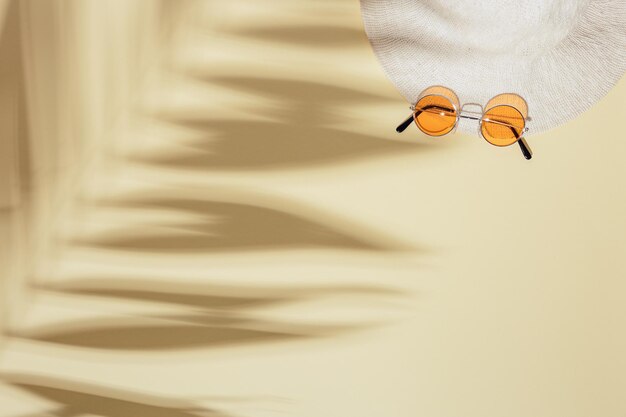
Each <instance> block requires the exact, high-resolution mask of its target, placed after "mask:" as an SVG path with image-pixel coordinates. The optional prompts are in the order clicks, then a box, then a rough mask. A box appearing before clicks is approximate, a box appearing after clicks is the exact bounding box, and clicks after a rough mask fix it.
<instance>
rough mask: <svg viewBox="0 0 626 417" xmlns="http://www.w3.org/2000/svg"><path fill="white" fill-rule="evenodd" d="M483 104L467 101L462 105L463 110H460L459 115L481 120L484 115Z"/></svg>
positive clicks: (462, 117) (463, 117)
mask: <svg viewBox="0 0 626 417" xmlns="http://www.w3.org/2000/svg"><path fill="white" fill-rule="evenodd" d="M466 107H470V109H469V110H468V109H466ZM483 113H484V110H483V106H482V105H481V104H478V103H465V104H463V105H462V106H461V110H459V117H460V118H461V119H469V120H480V119H481V118H482V117H483Z"/></svg>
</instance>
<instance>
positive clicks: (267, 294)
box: [3, 0, 426, 417]
mask: <svg viewBox="0 0 626 417" xmlns="http://www.w3.org/2000/svg"><path fill="white" fill-rule="evenodd" d="M162 1H163V2H164V4H167V5H168V7H170V8H171V7H174V8H176V6H175V5H178V4H179V3H178V2H173V1H171V0H169V1H167V0H162ZM327 3H328V4H330V2H327ZM170 23H171V22H170ZM168 30H170V29H168ZM239 35H240V36H242V37H244V38H245V37H253V38H255V39H261V40H264V41H266V42H274V43H291V44H297V45H301V46H303V47H307V48H333V49H335V48H337V47H342V48H348V47H352V46H354V47H356V46H358V45H362V44H363V42H365V41H364V35H363V34H362V33H361V32H360V31H357V30H354V29H350V28H341V27H326V26H308V27H295V26H294V27H282V28H252V29H249V30H246V31H243V32H241V33H240V34H239ZM251 70H252V71H253V68H251ZM195 76H196V77H198V78H201V79H203V80H204V81H206V82H207V83H208V84H210V85H213V86H218V87H221V88H224V87H226V88H229V89H232V90H233V91H238V92H244V93H247V94H250V95H253V96H257V97H259V98H263V99H269V100H271V101H272V102H273V105H271V106H267V107H264V108H250V109H247V111H244V112H243V113H241V114H239V115H237V116H238V118H236V119H221V118H212V117H211V116H210V115H201V116H198V117H193V116H189V114H173V113H163V114H161V115H159V116H160V117H162V118H165V119H166V120H168V121H171V122H172V123H176V124H181V125H184V126H188V127H191V128H193V129H196V130H199V131H201V132H204V133H206V138H205V139H204V140H201V141H198V142H195V143H191V144H190V151H189V152H186V153H184V154H183V153H179V154H171V153H170V154H167V155H162V156H149V157H148V156H143V157H141V161H142V162H144V163H149V164H153V165H156V166H163V167H170V168H177V169H184V170H201V171H213V170H226V171H235V170H236V171H252V170H271V169H298V168H306V167H323V166H327V165H329V164H338V163H345V162H350V161H355V160H365V159H374V158H380V157H384V156H388V155H393V154H400V153H404V152H415V151H422V150H424V149H426V146H425V145H415V144H407V143H402V142H394V141H390V140H388V139H385V138H382V137H377V136H375V135H371V134H366V133H358V132H354V131H351V130H350V129H349V128H346V129H343V128H340V127H337V126H338V125H341V124H342V120H343V119H345V118H344V117H340V113H338V112H337V111H335V109H336V108H337V106H346V107H347V106H351V105H354V104H359V103H368V104H372V105H375V104H377V103H384V102H385V101H387V100H389V99H388V98H386V97H383V96H380V95H377V94H374V93H369V92H366V91H361V90H357V89H351V88H347V87H337V86H333V85H330V84H327V83H323V82H318V81H311V80H309V81H304V80H287V79H270V78H263V77H258V76H256V75H250V76H214V75H209V74H206V73H204V74H195ZM247 116H254V117H247ZM260 118H264V119H263V120H258V119H260ZM255 119H256V120H255ZM207 194H208V193H207ZM213 197H214V196H209V197H208V198H181V197H180V196H179V195H177V194H175V193H174V192H172V193H170V194H169V195H147V196H146V195H136V196H131V197H130V198H124V199H118V200H116V201H104V202H100V203H99V204H98V205H97V206H96V207H93V209H94V210H97V209H107V208H113V209H122V210H124V211H129V212H130V211H132V210H148V211H150V210H154V211H157V212H158V211H161V212H162V211H166V212H173V213H177V214H178V215H180V217H181V218H183V221H182V222H176V223H174V224H167V223H159V224H155V225H152V226H154V227H152V228H150V227H147V228H145V229H144V228H143V226H136V227H133V229H132V230H129V229H128V228H127V229H125V230H122V231H119V232H111V231H109V232H105V233H98V234H95V235H92V236H87V237H81V238H78V239H76V240H74V241H73V242H71V243H73V244H75V245H78V246H89V247H91V248H95V249H106V250H109V251H110V250H114V251H118V252H124V253H126V254H129V253H131V254H132V253H136V254H137V255H138V256H137V262H143V261H144V258H142V256H141V254H142V253H155V252H156V253H160V254H162V255H163V256H172V257H175V256H177V255H181V254H188V253H194V254H196V255H197V254H204V255H208V254H212V253H222V252H246V253H247V252H249V251H259V250H280V251H283V252H284V251H287V250H290V249H303V248H304V249H309V248H314V249H325V250H333V251H336V250H342V251H358V252H359V253H363V254H365V255H370V254H372V253H380V254H383V255H386V254H391V253H394V252H398V251H408V250H412V248H407V247H406V246H405V245H403V244H401V243H398V242H397V241H395V239H393V238H391V237H389V236H385V235H384V234H382V233H378V232H376V231H373V230H369V228H367V227H365V226H363V225H360V224H356V223H355V222H353V221H349V220H348V219H346V218H342V217H339V216H336V215H331V214H328V213H322V212H320V211H316V210H313V209H311V208H310V207H306V206H304V207H303V206H301V205H297V204H295V203H294V202H292V201H289V200H278V199H268V198H266V197H263V198H257V197H258V196H253V197H252V198H250V202H247V203H242V202H229V201H220V200H217V199H214V198H213ZM131 217H132V216H131ZM278 259H280V260H277V262H282V259H281V258H278ZM296 281H297V277H294V282H293V285H297V282H296ZM36 290H37V291H46V292H55V293H60V294H63V295H65V296H73V297H81V298H85V299H91V298H98V299H109V300H117V301H120V300H122V301H125V302H129V303H130V302H135V301H136V302H142V303H147V302H150V303H154V305H155V306H157V307H158V305H163V304H167V305H168V307H169V308H167V309H164V310H163V312H162V313H160V312H158V311H159V310H158V308H156V311H157V312H156V313H153V314H152V313H151V314H143V315H141V314H137V315H135V316H131V317H128V316H124V317H119V318H114V319H91V320H87V319H85V320H76V321H66V322H63V323H61V324H59V325H55V326H45V327H35V328H28V329H26V328H24V329H21V330H18V331H16V332H14V333H12V334H11V336H13V337H20V338H26V339H31V340H36V341H40V342H45V343H50V344H54V345H58V346H64V347H66V348H68V349H103V350H113V351H118V352H119V351H134V352H137V351H145V352H148V351H149V352H154V351H165V350H167V351H172V350H185V349H216V348H219V347H231V346H255V345H257V344H259V343H269V342H272V343H276V342H288V341H301V340H309V339H313V338H330V337H335V336H339V335H342V334H345V333H346V332H350V331H358V330H361V329H365V328H371V327H372V326H374V325H378V324H380V323H368V322H366V321H365V320H361V321H360V322H359V323H357V324H354V323H347V324H346V323H341V322H334V323H331V324H322V323H319V322H315V321H314V320H313V321H312V322H310V324H302V323H294V322H293V321H290V320H285V321H279V320H272V319H269V318H263V317H262V315H260V314H259V309H263V308H272V307H276V306H280V305H283V304H299V303H305V302H310V301H315V300H323V299H324V298H326V297H339V298H341V299H342V300H353V301H354V300H361V301H362V300H366V301H367V302H371V303H373V304H376V303H377V302H381V301H382V300H383V299H384V300H388V299H389V298H391V299H395V297H398V296H399V295H402V294H403V293H402V292H399V291H394V290H391V289H389V288H385V287H359V286H355V287H338V286H334V287H333V286H329V287H318V288H310V287H309V288H306V287H295V286H294V287H289V288H285V287H281V288H275V287H268V286H266V287H253V286H245V287H243V286H242V287H235V286H233V287H216V286H214V285H204V286H200V287H198V286H193V285H189V284H188V283H185V282H184V271H182V272H180V273H179V275H178V276H172V277H171V280H170V281H169V282H166V283H164V282H159V281H156V280H155V279H151V278H150V277H148V279H144V280H133V279H132V278H130V277H124V276H123V274H122V273H120V275H119V276H107V277H103V278H100V279H97V280H94V279H93V278H87V277H85V279H83V280H78V281H72V282H66V283H64V284H62V285H61V284H56V285H54V286H53V285H46V286H43V287H38V288H36ZM172 309H173V310H174V312H172V311H173V310H172ZM3 378H4V379H5V380H6V381H7V382H9V383H12V384H14V385H15V386H18V387H20V388H22V389H24V390H26V391H28V392H30V393H32V394H34V395H37V396H40V397H43V398H45V399H47V400H49V401H51V402H52V403H54V404H55V406H54V407H55V408H54V409H53V411H51V412H49V414H51V415H53V416H55V417H74V416H80V415H84V414H93V415H100V416H104V417H194V416H199V415H205V416H216V417H217V416H222V415H223V414H220V413H219V412H214V411H211V410H200V409H197V408H196V407H195V406H194V405H193V404H179V405H167V404H165V405H158V404H162V403H163V402H162V401H161V400H160V398H146V397H145V396H135V394H133V393H132V392H128V391H114V390H113V391H112V390H110V389H108V388H106V387H89V386H85V385H84V384H80V385H78V386H75V385H72V384H70V383H69V382H68V381H66V380H54V379H49V378H45V377H41V376H33V375H30V376H29V375H4V377H3Z"/></svg>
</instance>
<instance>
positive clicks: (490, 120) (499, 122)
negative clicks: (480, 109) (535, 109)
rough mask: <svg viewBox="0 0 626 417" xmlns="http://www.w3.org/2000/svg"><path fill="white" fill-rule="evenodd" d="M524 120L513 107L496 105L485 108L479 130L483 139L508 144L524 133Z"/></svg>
mask: <svg viewBox="0 0 626 417" xmlns="http://www.w3.org/2000/svg"><path fill="white" fill-rule="evenodd" d="M525 125H526V121H525V120H524V116H522V113H520V112H519V110H517V109H516V108H515V107H511V106H496V107H493V108H491V109H489V110H487V111H486V112H485V114H484V116H483V118H482V121H481V126H480V131H481V133H482V135H483V137H484V138H485V139H487V141H488V142H489V143H491V144H493V145H496V146H509V145H512V144H514V143H515V142H517V140H518V139H519V138H521V137H522V135H523V134H524V127H525Z"/></svg>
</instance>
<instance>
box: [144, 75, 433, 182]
mask: <svg viewBox="0 0 626 417" xmlns="http://www.w3.org/2000/svg"><path fill="white" fill-rule="evenodd" d="M199 77H201V76H199ZM206 81H207V82H208V83H210V84H212V85H217V86H222V87H227V88H231V89H234V90H242V91H244V92H247V93H249V94H251V95H253V96H256V97H264V98H268V99H271V100H272V101H273V102H274V103H277V104H274V105H267V106H265V107H261V108H255V109H253V110H248V111H245V112H239V114H250V115H251V116H252V115H256V116H264V117H266V118H269V119H270V120H258V117H257V118H256V120H255V118H252V117H249V118H245V117H244V118H237V119H220V118H217V119H216V118H212V117H210V115H207V116H189V115H188V114H171V113H170V114H167V113H163V114H161V117H162V118H164V119H166V120H169V121H171V122H173V123H176V124H179V125H182V126H186V127H189V128H192V129H194V130H197V131H200V132H203V133H206V137H204V138H201V139H194V140H193V141H191V142H189V143H187V149H185V150H183V151H178V152H175V153H172V152H168V153H167V154H158V153H157V154H151V155H140V156H138V157H134V158H136V159H138V160H139V161H141V162H144V163H149V164H156V165H162V166H167V167H171V168H180V169H192V170H197V169H199V170H215V169H217V170H239V171H242V170H244V171H245V170H258V169H295V168H304V167H312V166H319V165H326V164H334V163H339V162H345V161H352V160H363V159H369V158H379V157H383V156H385V155H390V154H401V153H405V152H412V151H416V150H418V149H419V150H423V149H426V148H427V146H426V145H423V144H415V143H406V142H398V141H393V140H389V139H387V138H382V137H378V136H374V135H371V134H367V133H362V132H357V131H354V130H350V128H349V127H348V128H341V127H337V126H335V125H336V124H337V123H340V124H344V125H345V119H346V118H345V117H344V116H340V115H339V114H340V113H338V111H337V106H351V105H353V104H357V103H368V102H369V103H377V102H385V101H388V100H389V98H387V97H384V96H379V95H376V94H371V93H367V92H362V91H359V90H356V89H352V88H348V87H337V86H333V85H329V84H324V83H319V82H311V81H301V80H284V79H271V78H262V77H235V76H232V77H226V76H223V77H211V78H206Z"/></svg>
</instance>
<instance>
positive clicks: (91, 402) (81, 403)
mask: <svg viewBox="0 0 626 417" xmlns="http://www.w3.org/2000/svg"><path fill="white" fill-rule="evenodd" d="M1 378H2V379H3V380H5V381H7V382H8V383H9V384H10V385H12V386H15V387H17V388H20V389H22V390H24V391H26V392H28V393H30V394H32V395H35V396H37V397H39V398H42V399H44V400H47V401H49V402H51V403H52V404H54V409H52V410H49V411H47V413H46V414H45V415H51V416H54V417H80V416H83V415H97V416H102V417H227V414H224V413H222V412H220V411H217V410H211V409H207V408H204V407H199V406H197V405H195V404H193V403H192V402H191V401H184V400H183V401H181V400H178V401H169V402H170V403H173V402H175V403H177V404H167V402H168V401H164V400H163V398H162V397H152V396H146V395H143V394H142V395H133V393H132V392H130V391H121V390H115V391H113V390H109V389H107V388H106V387H103V386H97V387H89V388H91V391H93V392H98V394H92V393H88V392H86V391H85V390H84V389H85V387H86V384H81V386H80V389H79V388H69V387H68V388H62V386H63V385H67V383H64V382H63V381H53V380H49V378H43V377H41V376H39V375H38V376H34V375H6V374H5V375H2V376H1ZM107 394H108V395H107ZM120 397H121V398H120ZM41 415H44V414H41Z"/></svg>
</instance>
